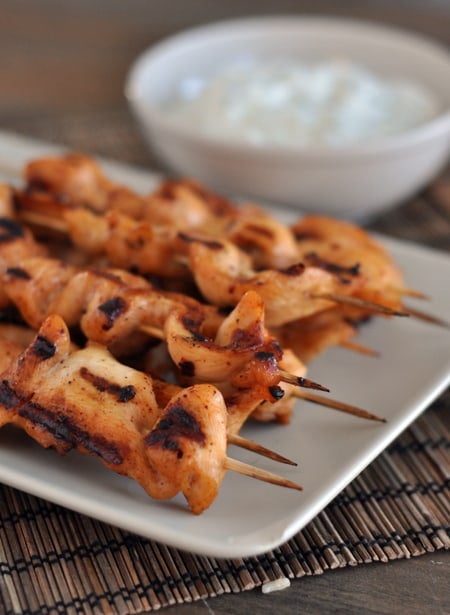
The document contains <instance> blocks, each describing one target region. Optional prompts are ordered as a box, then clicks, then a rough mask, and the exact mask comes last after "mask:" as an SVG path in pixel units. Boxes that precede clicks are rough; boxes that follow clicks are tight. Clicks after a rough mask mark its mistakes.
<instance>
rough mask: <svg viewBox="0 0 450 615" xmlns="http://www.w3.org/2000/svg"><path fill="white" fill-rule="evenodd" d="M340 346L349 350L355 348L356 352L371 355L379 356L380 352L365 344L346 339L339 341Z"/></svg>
mask: <svg viewBox="0 0 450 615" xmlns="http://www.w3.org/2000/svg"><path fill="white" fill-rule="evenodd" d="M339 346H342V347H343V348H347V349H348V350H354V351H355V352H359V353H360V354H365V355H367V356H369V357H379V356H380V353H379V352H378V351H377V350H374V349H373V348H369V347H368V346H364V345H363V344H357V343H356V342H351V341H350V340H344V341H342V342H339Z"/></svg>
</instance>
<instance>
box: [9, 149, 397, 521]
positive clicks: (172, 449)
mask: <svg viewBox="0 0 450 615" xmlns="http://www.w3.org/2000/svg"><path fill="white" fill-rule="evenodd" d="M26 180H27V186H26V188H25V189H24V190H15V191H14V192H13V193H11V191H8V189H7V188H5V189H4V192H1V193H0V196H2V197H3V199H2V200H3V204H2V206H3V210H4V212H3V213H4V217H3V220H4V221H5V220H8V219H9V220H10V223H7V222H5V227H8V224H9V225H10V228H11V229H14V228H15V229H16V230H15V231H8V232H9V235H8V237H9V240H12V239H13V235H14V233H15V236H16V237H15V238H17V236H18V235H20V237H21V238H23V240H24V242H25V243H27V246H28V245H29V246H30V247H29V250H28V252H27V251H26V250H24V251H23V252H22V253H20V254H18V255H17V254H16V255H15V254H14V253H13V252H11V253H8V252H7V251H5V253H4V256H3V255H2V249H1V247H0V281H1V293H2V295H1V297H2V306H3V307H4V306H7V305H8V303H9V304H13V305H15V306H16V308H18V309H19V311H20V314H21V316H22V318H23V319H24V321H25V322H26V323H27V324H28V325H29V326H31V327H33V328H34V329H36V330H39V332H38V334H37V336H36V338H35V339H34V341H33V342H32V343H31V344H30V345H29V346H28V347H27V348H26V349H25V350H24V352H23V354H22V355H21V356H20V358H19V359H16V360H14V359H13V360H12V361H11V364H10V365H9V367H6V370H5V371H4V373H3V378H2V388H1V392H0V402H1V406H0V426H1V425H2V424H6V423H13V424H15V425H16V426H19V427H21V428H22V429H24V430H25V431H26V432H27V433H29V435H31V436H32V437H33V438H34V439H36V440H37V441H38V442H39V443H40V444H42V445H43V446H47V447H48V446H51V447H52V448H55V449H56V450H57V451H58V452H61V453H64V452H66V451H67V450H69V449H71V448H75V449H76V450H79V451H81V452H84V453H90V454H95V455H97V456H98V457H99V458H100V459H101V460H102V461H103V463H104V464H105V465H106V466H107V467H110V468H111V469H114V470H115V471H118V472H119V473H123V474H125V475H127V476H131V477H132V478H135V479H136V480H137V481H138V482H139V483H140V484H141V485H142V486H143V487H144V489H146V490H147V492H148V493H149V494H150V495H152V496H153V497H158V498H170V497H172V496H173V495H174V494H175V493H177V492H178V491H182V492H183V493H184V494H185V496H186V498H187V500H188V503H189V505H190V507H191V509H192V510H193V511H194V512H196V513H199V512H202V511H203V510H204V509H205V508H207V507H208V506H209V505H210V504H211V502H212V501H213V500H214V499H215V497H216V495H217V491H218V488H219V485H220V483H221V481H222V479H223V475H224V472H225V470H226V469H227V468H228V469H235V470H237V471H240V472H242V473H245V472H247V473H249V474H252V473H254V472H255V469H252V468H245V467H243V466H242V464H241V465H240V464H239V462H236V461H234V460H230V459H229V458H228V457H226V453H225V451H226V445H227V442H228V443H229V442H230V441H231V442H233V438H235V440H234V442H236V443H237V442H238V435H237V434H238V433H239V431H240V429H241V427H242V425H243V424H244V422H245V421H246V420H247V419H248V417H249V416H253V417H254V418H258V419H260V420H278V421H281V422H288V420H289V415H290V411H291V409H292V403H293V399H294V396H293V392H294V390H296V389H297V387H298V386H303V387H308V388H316V389H319V390H320V389H321V390H327V389H326V388H325V387H323V386H322V385H319V384H318V383H315V382H314V381H311V380H309V379H307V378H306V377H305V372H306V366H305V364H304V363H303V362H302V361H301V360H300V359H299V358H298V356H297V355H299V356H301V354H302V352H300V349H301V348H302V346H301V340H302V339H304V338H305V337H306V338H307V337H308V336H307V332H308V331H311V330H314V327H315V326H316V323H317V322H318V321H320V320H321V319H322V322H323V321H324V322H325V325H324V326H323V327H322V331H321V333H322V339H321V340H320V342H319V343H316V344H315V346H314V335H313V334H311V335H310V338H311V339H312V340H313V343H312V344H310V348H309V356H313V355H314V354H316V353H317V352H319V351H320V350H323V349H324V348H325V347H326V346H327V345H329V344H330V343H344V342H347V341H348V340H349V338H350V336H351V335H353V334H354V333H355V329H354V325H353V323H354V322H357V321H358V320H361V319H364V318H366V317H367V316H368V315H372V314H376V313H381V314H383V315H388V316H389V315H394V314H399V315H402V314H404V310H403V306H402V303H401V297H402V295H403V294H408V291H406V290H404V289H403V282H402V279H401V276H400V274H399V273H398V272H397V270H396V268H395V266H394V264H393V263H392V261H391V260H390V258H389V257H388V255H387V254H386V253H384V252H383V251H382V249H381V248H379V247H378V246H377V244H375V242H372V241H371V240H369V238H368V237H367V235H366V234H365V233H363V232H362V231H361V232H360V234H358V233H357V232H353V228H354V227H351V225H349V226H348V228H344V227H343V229H342V236H343V238H344V241H343V243H342V245H340V246H338V248H336V246H335V244H336V241H335V239H333V227H332V222H331V221H330V222H329V224H330V225H331V228H329V227H327V224H328V221H327V220H325V219H324V220H322V221H321V220H320V219H311V220H308V219H307V220H306V221H305V224H304V226H301V222H300V223H299V224H298V225H296V226H294V227H293V228H292V229H289V228H288V227H285V226H284V225H281V224H279V223H278V222H276V221H275V220H273V219H272V218H271V217H270V216H269V215H267V214H264V213H263V212H262V211H261V210H259V209H257V208H255V206H247V207H244V208H238V207H237V206H235V205H233V204H232V203H230V202H229V201H227V200H225V199H223V198H221V197H219V196H217V195H215V194H213V193H210V192H208V191H206V190H205V189H203V188H202V187H200V186H198V185H196V184H194V183H192V182H167V183H165V184H163V185H162V186H161V187H160V189H159V190H157V191H156V192H154V193H153V194H152V195H149V196H148V197H141V196H139V195H136V194H135V193H133V192H132V191H131V190H129V189H127V188H125V187H122V186H118V185H116V184H114V183H113V182H111V181H110V180H108V179H107V178H106V177H105V176H104V175H103V174H102V172H101V170H100V168H99V167H98V165H97V164H96V163H95V162H94V161H93V160H91V159H89V158H87V157H84V156H79V155H69V156H67V157H61V158H54V159H43V160H38V161H34V162H32V163H30V164H29V165H28V167H27V169H26ZM11 194H12V195H13V198H14V205H15V208H14V209H15V213H17V214H18V216H19V217H20V218H21V219H22V220H24V221H26V222H28V223H29V224H31V225H32V227H33V228H34V229H39V230H40V232H42V230H43V229H45V230H46V232H48V231H50V235H52V234H53V235H54V233H55V231H56V232H57V235H58V236H59V238H61V236H63V237H65V236H70V239H71V241H72V242H73V244H74V245H75V246H76V248H77V253H76V258H77V264H76V265H75V264H73V260H69V261H68V262H63V261H61V260H60V259H58V258H55V255H57V254H59V253H60V245H61V242H60V243H59V244H57V242H54V241H52V242H48V248H49V249H48V250H45V249H43V248H42V246H41V245H40V244H38V243H37V242H35V240H34V239H33V237H32V235H31V234H30V232H29V231H28V230H27V229H23V228H22V227H20V225H19V224H18V223H17V222H16V221H14V220H13V218H12V213H13V212H12V209H13V208H12V207H11V201H10V200H9V198H10V197H11ZM2 200H1V199H0V202H2ZM8 216H9V217H8ZM255 216H256V217H255ZM335 224H338V223H335ZM14 225H16V226H15V227H14ZM314 225H316V226H315V227H314ZM18 229H22V230H20V233H19V231H18ZM344 231H345V232H344ZM11 233H12V234H11ZM320 233H322V235H320ZM11 242H12V241H11ZM6 243H7V242H6ZM12 243H14V242H12ZM62 243H63V244H64V243H66V244H67V241H66V240H63V242H62ZM56 245H58V247H57V248H56V249H55V246H56ZM361 249H363V252H358V250H361ZM80 253H82V254H83V255H84V256H81V257H80ZM49 254H50V255H51V258H50V257H49ZM357 256H360V257H361V256H362V260H363V266H362V267H360V265H359V264H356V263H353V264H348V259H353V258H356V257H357ZM365 257H367V262H368V263H369V262H370V263H371V265H370V266H369V267H367V268H364V265H365V261H364V258H365ZM72 258H73V253H71V256H70V259H72ZM344 261H345V262H344ZM80 263H81V264H82V265H83V266H82V267H80V266H79V265H80ZM105 265H107V267H108V268H106V269H105ZM363 268H364V273H363V274H361V269H363ZM124 269H128V270H129V271H126V270H124ZM142 274H145V275H146V276H147V275H148V274H150V275H151V276H152V277H154V278H155V279H153V280H152V282H153V283H150V282H149V281H148V279H146V278H144V277H142ZM381 274H383V275H381ZM377 276H378V277H377ZM377 279H378V282H379V283H380V285H381V290H379V288H378V287H377ZM155 283H157V285H158V288H157V287H155ZM173 289H177V290H178V291H179V290H180V289H182V290H183V291H185V292H183V293H181V292H174V290H173ZM188 289H189V293H190V294H187V292H186V291H187V290H188ZM205 300H206V301H207V303H205ZM308 319H309V320H310V321H313V322H312V323H311V322H308ZM68 327H70V328H72V329H75V330H76V329H80V330H81V331H82V333H83V336H84V338H85V339H87V342H88V343H87V344H86V346H85V347H84V348H81V349H77V350H73V347H71V340H70V335H69V329H68ZM296 328H297V329H298V330H299V331H301V332H302V333H301V334H299V335H298V336H297V337H298V340H299V341H298V344H297V347H296V348H294V350H295V352H292V351H291V350H289V349H288V346H292V340H291V339H290V334H289V331H295V330H296ZM319 328H320V327H319ZM316 329H317V327H316ZM336 332H337V333H336ZM144 333H145V334H146V335H143V334H144ZM333 333H334V337H333ZM318 337H320V336H318ZM159 340H163V344H162V346H163V352H162V354H163V355H165V358H164V362H165V366H166V368H167V365H169V371H170V372H171V374H170V375H171V378H172V379H173V381H174V383H173V384H169V383H167V382H164V381H162V380H156V379H154V378H152V377H151V376H150V375H149V374H148V373H145V372H144V371H143V370H142V369H136V368H135V367H133V366H131V364H130V365H125V364H124V363H118V361H117V359H116V358H115V357H116V356H118V357H121V358H122V357H127V361H128V356H127V355H132V356H133V360H134V359H135V357H136V354H137V353H138V352H139V355H140V356H141V357H142V356H147V360H146V361H144V363H146V365H147V367H148V366H149V365H150V366H151V372H150V373H152V376H155V375H158V374H157V370H156V369H155V362H157V361H158V359H155V354H157V353H155V352H154V346H155V345H156V344H157V343H158V342H159ZM287 341H289V344H287ZM294 341H295V340H294ZM280 342H281V345H280ZM148 344H149V345H150V348H149V349H148V348H147V346H148ZM283 346H286V348H282V347H283ZM311 346H312V347H313V350H312V351H311ZM5 349H6V350H7V349H8V345H7V344H6V345H5ZM9 350H10V353H9V354H8V355H7V356H8V357H9V358H10V357H11V356H12V355H13V354H14V352H16V354H17V348H16V349H15V350H14V349H11V347H10V348H9ZM111 352H112V353H113V354H111ZM303 352H305V354H307V348H305V345H304V347H303ZM113 355H114V356H113ZM139 367H140V368H142V365H139ZM111 375H113V378H111ZM127 382H129V383H130V384H126V383H127ZM175 382H176V383H177V384H175ZM138 389H139V391H140V392H139V394H137V393H136V391H137V390H138ZM105 395H106V396H107V397H108V400H110V398H112V402H111V403H109V402H108V404H106V406H105V408H104V411H105V413H104V414H102V412H103V409H102V410H100V408H101V407H102V405H104V404H105V399H104V398H105ZM128 396H129V397H130V398H129V399H128ZM144 398H145V399H144ZM61 400H63V401H61ZM313 401H314V400H313ZM123 404H131V405H128V406H127V407H126V409H125V406H124V405H123ZM330 405H331V404H330ZM342 406H343V407H341V409H344V410H345V409H346V410H347V411H352V410H351V408H349V407H347V408H345V404H342ZM124 409H125V411H124ZM356 410H358V409H356ZM356 413H357V412H356ZM360 416H365V417H366V418H373V419H378V420H379V417H376V416H374V415H370V414H369V413H365V412H364V411H361V413H360ZM2 421H3V423H2ZM92 425H97V426H98V425H100V426H101V427H102V430H101V431H102V436H101V437H98V433H99V432H98V430H97V431H95V433H96V434H97V436H95V437H94V432H93V431H92V429H91V428H92ZM118 434H119V435H118ZM120 434H122V436H123V437H122V440H121V436H120ZM208 467H210V471H206V468H208ZM176 477H178V479H177V478H176ZM260 478H263V477H262V475H260ZM263 480H269V481H271V482H277V483H278V484H280V477H277V476H276V475H272V476H270V475H267V473H266V476H265V477H264V478H263ZM284 484H285V485H286V486H290V487H293V488H299V486H298V485H295V484H293V483H290V482H289V481H285V483H284Z"/></svg>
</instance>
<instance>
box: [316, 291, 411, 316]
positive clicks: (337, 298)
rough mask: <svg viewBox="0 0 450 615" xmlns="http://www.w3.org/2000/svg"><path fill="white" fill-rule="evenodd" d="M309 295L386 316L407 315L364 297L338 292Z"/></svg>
mask: <svg viewBox="0 0 450 615" xmlns="http://www.w3.org/2000/svg"><path fill="white" fill-rule="evenodd" d="M311 297H312V298H313V299H328V301H334V302H335V303H342V304H344V305H351V306H353V307H358V308H363V309H365V310H370V311H371V312H379V313H380V314H386V315H387V316H409V314H408V312H404V311H401V310H393V309H392V308H390V307H387V306H386V305H381V304H380V303H374V302H373V301H367V300H366V299H360V298H359V297H353V296H352V295H341V294H339V293H314V294H312V295H311Z"/></svg>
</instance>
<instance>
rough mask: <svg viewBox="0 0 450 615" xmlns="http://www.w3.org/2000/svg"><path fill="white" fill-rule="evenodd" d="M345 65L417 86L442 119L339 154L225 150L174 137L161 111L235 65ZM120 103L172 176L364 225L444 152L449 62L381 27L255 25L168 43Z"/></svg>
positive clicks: (316, 20) (428, 173) (449, 119)
mask: <svg viewBox="0 0 450 615" xmlns="http://www.w3.org/2000/svg"><path fill="white" fill-rule="evenodd" d="M287 55H289V56H290V57H294V58H299V59H300V60H301V61H302V62H305V61H306V62H308V61H320V60H328V59H329V58H330V57H331V56H336V55H339V56H343V57H346V58H348V59H349V60H354V61H355V62H357V63H359V64H362V65H364V66H366V67H367V68H368V69H369V70H372V71H376V72H377V73H380V74H383V75H385V76H386V77H387V78H390V77H392V78H395V77H402V78H405V79H408V80H411V81H413V82H416V83H420V84H422V85H423V86H424V87H426V88H428V89H430V90H431V91H432V92H434V94H435V95H436V96H437V97H438V100H439V101H440V105H441V107H442V110H441V111H440V113H439V115H438V116H436V117H434V118H433V119H432V120H430V121H428V122H427V123H425V124H422V125H421V126H419V127H417V128H415V129H413V130H410V131H409V132H406V133H403V134H400V135H398V136H391V137H386V138H382V139H380V140H378V141H373V142H371V143H366V144H360V145H359V144H358V145H349V146H342V147H334V148H333V147H326V146H305V147H296V148H292V147H280V146H277V147H266V146H264V147H261V146H255V145H251V144H245V143H236V142H232V143H225V142H223V141H220V140H219V139H215V138H211V137H205V136H202V135H201V134H199V132H198V131H195V129H191V128H181V127H180V126H177V125H176V123H175V122H173V121H172V120H171V119H170V117H169V116H168V115H167V114H166V113H165V112H164V106H165V105H166V104H167V102H168V101H170V100H171V99H173V97H174V96H175V95H176V93H177V90H178V88H179V86H180V83H181V82H182V81H183V80H185V79H186V78H187V77H200V78H206V79H207V78H208V77H209V78H211V76H214V75H215V74H217V72H218V71H219V70H221V69H222V68H226V67H228V66H229V65H230V63H232V62H234V61H237V60H239V59H240V58H243V57H246V58H255V59H257V60H264V59H267V58H268V59H273V58H276V57H280V56H281V57H285V56H287ZM126 96H127V99H128V101H129V103H130V105H131V108H132V109H133V111H134V113H135V115H136V117H137V118H138V120H139V123H140V124H141V127H142V129H143V133H144V135H145V137H146V139H147V141H148V143H149V145H150V147H151V149H152V150H153V151H154V152H155V153H156V154H157V155H158V156H159V157H160V159H161V160H162V161H163V162H165V163H166V164H167V166H168V167H169V168H170V169H171V170H172V171H174V172H175V173H176V174H179V175H183V176H191V177H195V178H197V179H198V180H200V181H202V182H204V183H205V184H206V185H208V186H209V187H211V188H215V189H217V190H222V191H225V192H227V193H228V194H233V195H240V196H245V197H254V198H259V199H262V200H266V201H272V202H279V203H282V204H287V205H290V206H294V207H298V208H300V209H302V210H305V211H316V212H323V213H326V214H330V215H336V216H342V217H363V216H368V215H372V214H374V213H375V212H377V211H378V210H380V209H383V208H386V207H388V206H391V205H393V204H396V203H399V202H400V201H402V200H403V199H405V198H407V197H409V196H411V195H412V194H414V193H415V192H416V191H417V190H419V189H420V188H421V187H423V186H424V185H425V184H426V183H427V182H428V181H429V180H430V179H431V178H432V177H433V176H434V175H435V174H436V173H437V172H438V171H439V170H440V168H442V166H443V165H444V164H445V162H446V161H447V159H448V156H449V151H450V56H449V54H448V53H447V51H446V50H445V49H444V48H442V47H440V46H439V45H437V44H434V43H432V42H430V41H427V40H424V39H423V38H421V37H419V36H416V35H413V34H411V33H406V32H403V31H399V30H396V29H392V28H389V27H384V26H381V25H375V24H371V23H364V22H360V21H354V20H344V19H335V18H322V17H263V18H249V19H241V20H235V21H228V22H222V23H218V24H213V25H210V26H204V27H199V28H196V29H193V30H190V31H186V32H183V33H181V34H178V35H175V36H173V37H171V38H168V39H166V40H165V41H163V42H162V43H160V44H157V45H156V46H154V47H152V48H150V49H149V50H147V51H145V52H144V53H143V54H142V55H141V56H140V57H139V58H138V59H137V60H136V62H135V63H134V65H133V66H132V68H131V70H130V73H129V75H128V79H127V83H126Z"/></svg>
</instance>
